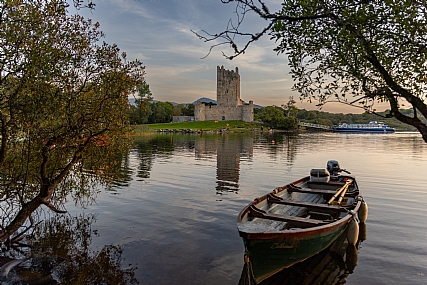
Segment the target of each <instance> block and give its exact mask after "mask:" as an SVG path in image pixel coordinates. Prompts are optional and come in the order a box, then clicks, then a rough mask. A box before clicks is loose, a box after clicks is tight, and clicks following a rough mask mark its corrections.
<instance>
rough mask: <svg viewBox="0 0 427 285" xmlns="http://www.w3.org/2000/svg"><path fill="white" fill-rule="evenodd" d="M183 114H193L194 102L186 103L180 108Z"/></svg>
mask: <svg viewBox="0 0 427 285" xmlns="http://www.w3.org/2000/svg"><path fill="white" fill-rule="evenodd" d="M182 115H183V116H194V104H186V105H185V106H184V109H182Z"/></svg>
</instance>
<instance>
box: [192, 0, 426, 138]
mask: <svg viewBox="0 0 427 285" xmlns="http://www.w3.org/2000/svg"><path fill="white" fill-rule="evenodd" d="M223 2H226V3H228V2H232V3H236V2H237V8H236V12H237V22H235V23H232V24H230V25H229V26H228V27H229V29H227V30H225V31H223V32H221V33H216V34H213V35H211V34H207V36H204V35H200V34H199V37H200V38H201V39H203V40H205V41H213V40H218V39H222V40H223V41H224V42H223V43H229V44H230V45H231V47H232V48H233V51H234V54H233V55H231V56H228V58H230V59H232V58H234V57H235V56H238V55H240V54H242V53H244V52H245V51H246V49H247V48H248V47H249V46H250V44H251V43H253V42H254V41H256V40H258V39H259V38H260V37H262V36H264V35H269V36H270V38H271V39H272V40H275V41H276V43H277V47H276V48H275V51H277V53H279V54H280V53H286V54H287V55H288V58H289V64H290V67H291V73H292V75H293V78H294V80H295V84H294V89H295V90H297V91H299V92H300V94H301V96H302V97H303V98H306V99H308V100H310V101H311V100H318V105H319V106H322V105H323V104H325V103H326V102H328V101H332V100H333V101H338V102H342V103H344V104H349V105H353V106H359V107H361V108H364V109H365V110H367V111H368V112H374V113H375V108H374V105H375V103H376V102H383V101H386V102H388V104H389V105H390V111H389V112H388V114H386V117H395V118H396V119H397V120H399V121H401V122H403V123H405V124H408V125H411V126H413V127H415V128H416V129H417V130H418V131H419V132H420V133H421V135H422V137H423V139H424V141H426V142H427V124H426V121H425V120H423V119H422V117H424V119H427V105H426V94H427V93H426V91H427V84H426V78H427V65H426V64H425V63H426V61H427V5H426V3H425V2H424V1H410V0H385V1H383V0H374V1H364V0H360V1H353V0H352V1H349V0H327V1H305V0H283V2H282V4H281V6H280V8H279V10H277V11H272V10H271V9H270V8H269V7H268V6H269V5H267V4H266V3H264V2H263V1H262V0H258V1H253V0H223ZM248 13H255V14H256V15H258V16H259V17H261V18H262V19H264V20H266V22H265V23H266V25H265V26H264V27H262V28H260V30H259V31H256V32H251V33H250V32H246V31H245V32H243V31H242V23H243V21H244V19H246V18H247V17H245V15H246V14H248ZM238 35H240V36H243V37H246V36H247V37H248V38H247V40H246V41H245V43H244V44H243V46H239V45H238V43H237V40H238V39H239V37H238ZM218 45H219V44H218V42H217V43H216V44H215V45H214V46H218ZM406 106H409V107H410V108H412V109H413V112H412V113H411V114H406V113H403V112H401V109H402V107H403V108H407V107H406Z"/></svg>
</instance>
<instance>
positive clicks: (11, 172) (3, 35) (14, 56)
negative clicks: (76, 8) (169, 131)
mask: <svg viewBox="0 0 427 285" xmlns="http://www.w3.org/2000/svg"><path fill="white" fill-rule="evenodd" d="M67 7H68V4H67V2H66V1H63V0H51V1H38V0H8V1H5V0H0V13H1V17H0V62H1V64H0V128H1V146H0V178H1V181H2V183H1V184H0V197H1V198H5V197H6V198H7V201H8V205H13V207H12V206H11V207H7V208H3V207H2V208H1V209H2V213H1V215H2V216H3V217H7V218H5V219H3V220H2V224H1V229H2V230H1V231H0V241H4V240H5V239H7V238H9V236H10V235H11V234H13V233H14V232H15V231H16V230H18V229H19V227H20V225H22V224H23V223H24V222H25V220H26V219H27V218H28V216H29V215H30V214H31V212H32V211H34V210H35V209H36V208H37V207H38V206H39V205H40V204H45V205H47V206H49V207H50V208H52V209H54V205H55V204H60V202H61V201H63V200H64V199H65V197H66V196H67V195H69V194H74V195H76V196H82V195H86V194H88V195H90V194H92V193H93V192H92V191H91V190H90V189H91V188H90V184H86V182H88V181H91V180H92V181H98V182H108V181H109V180H110V179H111V175H112V173H111V171H110V170H111V169H112V168H113V166H114V165H116V164H117V163H118V161H116V160H115V159H114V158H115V157H117V153H116V151H117V150H120V149H124V148H126V147H127V146H128V144H127V141H126V133H127V131H128V130H129V129H130V128H129V124H128V118H127V116H123V114H126V113H127V111H128V105H129V104H128V96H129V95H130V94H133V93H134V92H135V91H136V87H137V86H141V85H142V83H143V81H144V75H145V72H144V67H143V65H142V63H141V62H140V61H137V60H136V61H129V60H127V59H126V54H125V53H121V52H120V50H119V48H118V47H117V46H116V45H109V44H107V43H101V39H102V37H103V36H104V34H103V33H102V32H101V31H100V30H99V24H98V23H93V22H92V21H90V20H87V19H84V18H83V17H82V16H79V15H68V12H67ZM13 219H14V220H13ZM12 220H13V222H12Z"/></svg>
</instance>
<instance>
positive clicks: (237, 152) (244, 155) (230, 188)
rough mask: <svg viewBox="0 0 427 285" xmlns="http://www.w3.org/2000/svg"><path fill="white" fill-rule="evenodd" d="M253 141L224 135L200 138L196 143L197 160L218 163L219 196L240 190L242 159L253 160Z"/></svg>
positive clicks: (217, 187)
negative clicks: (210, 160) (213, 137)
mask: <svg viewBox="0 0 427 285" xmlns="http://www.w3.org/2000/svg"><path fill="white" fill-rule="evenodd" d="M253 146H254V141H253V139H242V138H241V137H240V136H229V135H222V136H218V137H216V139H214V140H213V139H212V138H204V137H200V138H198V139H197V140H196V141H195V146H194V147H195V155H196V158H204V159H206V158H212V159H215V156H216V161H217V177H216V178H217V186H216V190H217V193H218V194H222V193H224V192H234V191H238V190H239V173H240V161H241V159H246V160H252V157H253Z"/></svg>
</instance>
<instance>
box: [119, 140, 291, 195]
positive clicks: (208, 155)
mask: <svg viewBox="0 0 427 285" xmlns="http://www.w3.org/2000/svg"><path fill="white" fill-rule="evenodd" d="M266 143H267V144H270V145H271V147H270V148H268V150H267V151H268V153H269V155H270V156H271V157H274V158H277V157H278V156H279V155H283V154H285V156H286V157H285V160H286V162H287V163H288V164H292V163H293V161H294V160H295V157H296V153H297V144H298V136H297V135H294V134H283V133H271V134H270V133H268V132H264V133H253V134H238V133H237V134H236V133H230V134H227V133H226V134H221V135H210V134H203V135H201V136H195V135H180V134H159V135H153V136H149V137H139V138H136V139H135V148H134V150H133V152H135V153H136V156H137V157H138V161H137V163H138V165H137V166H136V168H137V173H136V176H137V177H139V178H141V179H142V180H145V179H147V178H149V177H150V171H151V168H152V165H153V163H154V161H155V159H167V158H168V157H169V158H170V157H172V156H173V155H174V153H176V152H179V153H180V154H183V153H185V152H188V153H189V154H191V153H194V157H195V159H196V160H207V161H216V163H217V168H216V171H217V173H216V179H217V181H216V184H217V186H216V187H215V190H216V192H217V194H219V195H223V194H226V193H228V192H237V191H238V190H239V179H240V163H241V161H243V160H244V161H248V162H251V161H252V159H253V151H254V147H256V146H257V145H263V146H265V145H266ZM122 167H124V168H128V169H131V167H132V164H131V163H129V162H128V163H123V164H122ZM122 173H124V174H129V172H127V171H126V169H125V170H122ZM126 177H127V176H124V177H123V178H126Z"/></svg>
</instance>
